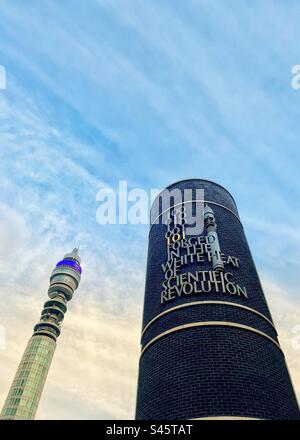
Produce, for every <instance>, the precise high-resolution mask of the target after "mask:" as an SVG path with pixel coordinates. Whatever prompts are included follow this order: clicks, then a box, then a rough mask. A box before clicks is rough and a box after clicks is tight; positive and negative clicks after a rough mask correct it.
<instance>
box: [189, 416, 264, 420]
mask: <svg viewBox="0 0 300 440" xmlns="http://www.w3.org/2000/svg"><path fill="white" fill-rule="evenodd" d="M189 420H266V419H259V418H258V417H244V416H209V417H196V418H193V419H189Z"/></svg>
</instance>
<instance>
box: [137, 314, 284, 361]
mask: <svg viewBox="0 0 300 440" xmlns="http://www.w3.org/2000/svg"><path fill="white" fill-rule="evenodd" d="M194 327H231V328H239V329H243V330H247V331H251V332H253V333H256V334H258V335H260V336H263V337H264V338H266V339H268V340H269V341H271V342H272V343H273V344H275V345H276V347H277V348H279V350H280V351H281V352H282V350H281V347H280V345H279V344H278V342H277V341H275V339H273V338H271V336H269V335H267V334H266V333H264V332H262V331H260V330H257V329H256V328H253V327H249V326H248V325H244V324H238V323H236V322H229V321H201V322H190V323H188V324H183V325H178V326H177V327H173V328H170V329H168V330H166V331H164V332H163V333H160V334H159V335H157V336H155V338H153V339H151V341H149V342H148V343H147V344H146V345H145V347H144V348H143V349H142V352H141V357H142V356H143V354H144V353H145V351H146V350H147V349H148V348H149V347H150V346H151V345H152V344H154V343H155V342H156V341H158V340H159V339H161V338H163V337H164V336H167V335H170V334H172V333H175V332H178V331H181V330H186V329H188V328H194ZM282 354H283V352H282ZM283 355H284V354H283Z"/></svg>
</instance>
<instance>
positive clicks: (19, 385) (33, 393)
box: [0, 248, 82, 420]
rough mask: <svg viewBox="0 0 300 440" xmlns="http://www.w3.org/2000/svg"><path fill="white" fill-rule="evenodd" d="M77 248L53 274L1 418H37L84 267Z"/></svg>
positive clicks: (65, 257)
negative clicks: (57, 341)
mask: <svg viewBox="0 0 300 440" xmlns="http://www.w3.org/2000/svg"><path fill="white" fill-rule="evenodd" d="M80 262H81V260H80V257H79V255H78V249H77V248H75V249H73V251H72V252H70V253H69V254H66V255H65V256H64V258H63V260H62V261H59V262H58V263H57V265H56V267H55V268H54V270H53V272H52V274H51V277H50V286H49V289H48V296H49V298H50V299H49V300H48V301H46V302H45V304H44V308H43V310H42V314H41V318H40V321H39V322H38V323H37V324H36V325H35V326H34V332H33V335H32V337H31V338H30V339H29V342H28V344H27V347H26V349H25V352H24V354H23V357H22V359H21V362H20V365H19V367H18V369H17V372H16V375H15V378H14V380H13V383H12V385H11V387H10V390H9V393H8V396H7V398H6V400H5V403H4V407H3V409H2V412H1V415H0V419H6V420H7V419H11V420H12V419H15V420H18V419H19V420H21V419H24V420H31V419H34V417H35V414H36V411H37V408H38V404H39V401H40V398H41V394H42V391H43V388H44V385H45V381H46V378H47V374H48V371H49V368H50V364H51V361H52V357H53V354H54V351H55V347H56V339H57V338H58V336H59V335H60V332H61V323H62V321H63V319H64V314H65V313H66V311H67V303H68V301H70V300H71V299H72V296H73V293H74V291H75V290H76V289H77V287H78V285H79V282H80V277H81V272H82V269H81V267H80Z"/></svg>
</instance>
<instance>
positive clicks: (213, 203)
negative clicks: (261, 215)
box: [150, 199, 243, 230]
mask: <svg viewBox="0 0 300 440" xmlns="http://www.w3.org/2000/svg"><path fill="white" fill-rule="evenodd" d="M186 203H211V204H212V205H216V206H219V207H221V208H224V209H227V211H229V212H231V214H233V215H234V216H235V217H236V218H237V219H238V221H239V222H240V224H241V226H242V227H243V225H242V222H241V220H240V218H239V216H238V215H237V214H236V213H235V212H234V211H232V209H230V208H227V206H224V205H221V203H217V202H213V201H211V200H199V199H193V200H186V201H182V202H180V203H176V204H175V205H172V206H170V207H169V208H167V209H165V210H164V211H163V212H161V213H160V214H159V215H158V216H157V217H156V218H155V219H154V220H153V223H152V222H151V227H150V230H151V228H152V226H153V225H155V224H156V220H158V219H159V217H161V216H162V215H164V214H165V213H166V212H168V211H170V210H171V209H173V208H176V206H181V205H184V204H186ZM150 220H151V219H150Z"/></svg>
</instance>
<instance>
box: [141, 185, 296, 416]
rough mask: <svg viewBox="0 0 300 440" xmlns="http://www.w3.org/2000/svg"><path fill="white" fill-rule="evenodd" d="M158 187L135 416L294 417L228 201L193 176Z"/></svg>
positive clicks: (271, 329)
mask: <svg viewBox="0 0 300 440" xmlns="http://www.w3.org/2000/svg"><path fill="white" fill-rule="evenodd" d="M166 190H168V192H169V194H168V193H167V191H166ZM166 190H164V191H163V192H162V193H161V194H160V195H159V196H158V198H157V199H156V200H155V201H154V204H153V206H152V209H151V220H152V221H151V223H152V224H151V227H150V232H149V248H148V260H147V275H146V288H145V300H144V317H143V330H142V338H141V345H142V350H141V358H140V366H139V380H138V393H137V407H136V417H137V419H154V420H155V419H156V420H158V419H173V420H174V419H175V420H176V419H299V418H300V413H299V407H298V404H297V400H296V397H295V393H294V389H293V386H292V382H291V379H290V375H289V372H288V368H287V364H286V361H285V357H284V353H283V351H282V348H281V346H280V343H279V340H278V337H277V332H276V328H275V326H274V322H273V320H272V317H271V314H270V311H269V307H268V305H267V302H266V299H265V296H264V293H263V290H262V287H261V284H260V281H259V277H258V274H257V271H256V269H255V265H254V262H253V259H252V256H251V252H250V249H249V246H248V243H247V240H246V236H245V233H244V229H243V225H242V223H241V220H240V217H239V213H238V210H237V207H236V204H235V201H234V200H233V197H232V196H231V194H230V193H229V192H228V191H227V190H226V189H225V188H223V187H222V186H221V185H218V184H217V183H214V182H210V181H207V180H200V179H190V180H184V181H181V182H177V183H174V184H173V185H170V186H169V187H168V188H167V189H166ZM176 191H177V192H176ZM163 194H164V196H163ZM167 196H169V203H166V202H167ZM158 208H159V209H158ZM253 209H255V207H253ZM163 217H165V218H164V219H163ZM189 217H190V219H191V220H195V224H197V222H198V223H199V224H198V226H197V225H195V226H193V227H192V223H193V221H192V222H190V221H189ZM160 218H162V219H163V221H159V220H160ZM201 222H202V223H201Z"/></svg>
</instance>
